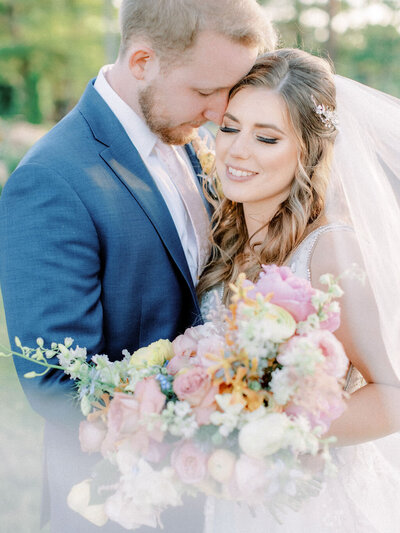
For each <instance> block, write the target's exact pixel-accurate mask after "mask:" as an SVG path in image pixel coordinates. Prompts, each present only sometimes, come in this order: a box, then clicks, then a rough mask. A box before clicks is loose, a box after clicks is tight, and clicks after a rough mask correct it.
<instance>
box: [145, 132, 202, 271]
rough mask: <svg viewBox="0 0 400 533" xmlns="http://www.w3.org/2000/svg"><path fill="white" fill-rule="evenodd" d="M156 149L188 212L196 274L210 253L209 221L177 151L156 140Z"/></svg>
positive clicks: (192, 178) (194, 185) (188, 172)
mask: <svg viewBox="0 0 400 533" xmlns="http://www.w3.org/2000/svg"><path fill="white" fill-rule="evenodd" d="M156 151H157V153H158V155H159V157H160V159H161V161H163V162H164V164H165V167H166V169H167V171H168V173H169V175H170V178H171V180H172V182H173V183H174V185H175V187H176V189H177V190H178V192H179V194H180V196H181V198H182V200H183V203H184V205H185V207H186V211H187V212H188V215H189V218H190V221H191V223H192V226H193V229H194V234H195V236H196V244H197V253H198V269H197V272H198V275H200V274H201V272H202V270H203V268H204V266H205V265H206V262H207V260H208V256H209V253H210V221H209V217H208V213H207V210H206V207H205V205H204V203H203V200H202V198H201V195H200V192H199V190H198V188H197V187H196V184H195V182H194V179H195V178H194V176H193V174H192V172H191V171H190V170H189V168H188V165H187V163H186V162H185V161H184V159H183V158H182V157H181V155H180V154H179V153H178V151H177V150H176V149H175V148H174V147H173V146H169V145H167V144H164V143H162V142H161V141H157V143H156Z"/></svg>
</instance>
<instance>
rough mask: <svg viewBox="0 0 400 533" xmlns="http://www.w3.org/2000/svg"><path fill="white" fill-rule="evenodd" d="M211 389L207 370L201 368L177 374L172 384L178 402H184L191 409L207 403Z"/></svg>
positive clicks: (193, 368)
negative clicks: (188, 404) (187, 403)
mask: <svg viewBox="0 0 400 533" xmlns="http://www.w3.org/2000/svg"><path fill="white" fill-rule="evenodd" d="M211 388H212V385H211V380H210V376H209V375H208V373H207V370H206V369H205V368H203V367H201V366H194V367H192V368H188V369H186V370H183V371H182V373H180V374H178V375H177V376H176V378H175V380H174V383H173V389H174V392H175V394H176V395H177V396H178V398H179V399H180V400H182V401H183V400H186V401H187V402H189V403H190V405H191V406H192V407H197V406H200V405H202V404H203V402H205V403H206V404H208V405H210V403H209V397H208V395H209V393H210V389H211Z"/></svg>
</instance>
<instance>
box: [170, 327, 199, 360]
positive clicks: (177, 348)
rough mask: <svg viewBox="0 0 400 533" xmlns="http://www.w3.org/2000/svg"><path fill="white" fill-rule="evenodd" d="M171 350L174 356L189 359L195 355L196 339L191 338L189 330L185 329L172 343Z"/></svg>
mask: <svg viewBox="0 0 400 533" xmlns="http://www.w3.org/2000/svg"><path fill="white" fill-rule="evenodd" d="M172 348H173V349H174V353H175V356H177V355H178V356H181V357H183V356H185V357H191V356H192V355H196V351H197V339H195V338H194V337H193V336H192V334H191V332H190V329H187V330H186V331H185V333H183V335H179V336H178V337H176V339H175V340H173V341H172Z"/></svg>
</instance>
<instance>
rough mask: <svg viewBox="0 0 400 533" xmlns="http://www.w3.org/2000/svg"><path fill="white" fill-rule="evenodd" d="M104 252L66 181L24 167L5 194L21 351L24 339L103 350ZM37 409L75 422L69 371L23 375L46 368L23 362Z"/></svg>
mask: <svg viewBox="0 0 400 533" xmlns="http://www.w3.org/2000/svg"><path fill="white" fill-rule="evenodd" d="M99 258H100V249H99V241H98V236H97V233H96V228H95V227H94V224H93V221H92V219H91V218H90V216H89V213H88V212H87V210H86V208H85V206H84V205H83V203H82V202H81V200H80V198H79V197H78V196H77V194H76V192H75V191H74V190H73V189H72V188H71V187H70V185H69V184H68V183H67V181H66V180H65V179H63V178H62V177H61V176H59V175H57V174H55V173H54V171H50V170H49V169H47V168H45V167H43V166H40V165H37V164H26V165H22V166H20V167H19V168H18V169H17V170H16V171H15V172H14V174H13V175H12V176H11V177H10V178H9V180H8V182H7V183H6V186H5V187H4V190H3V192H2V195H1V197H0V283H1V288H2V293H3V300H4V308H5V313H6V320H7V328H8V333H9V337H10V342H11V345H12V348H13V349H16V347H15V344H14V337H15V336H18V337H19V338H20V339H21V342H22V344H23V345H25V346H29V347H34V346H35V345H36V338H37V337H39V336H40V337H43V339H44V341H45V344H46V345H47V346H49V345H50V343H51V342H53V341H54V342H63V341H64V338H65V337H73V338H74V339H75V341H76V342H77V343H78V344H79V345H80V346H85V347H87V348H88V353H92V354H93V353H102V347H103V343H104V342H103V327H102V324H103V311H102V305H101V283H100V259H99ZM15 366H16V369H17V372H18V375H19V378H20V381H21V384H22V386H23V388H24V390H25V393H26V395H27V396H28V399H29V401H30V403H31V405H32V407H33V408H34V409H35V410H36V411H37V412H39V413H40V414H41V415H42V416H44V417H45V418H48V419H51V420H52V421H53V422H61V423H63V424H64V423H65V422H67V420H66V419H70V420H71V421H73V420H75V417H76V415H77V414H78V413H79V408H78V407H77V406H76V405H75V402H74V401H73V395H74V394H73V393H74V391H73V386H72V385H73V383H72V381H71V380H70V379H69V378H68V377H67V376H65V375H64V374H63V373H62V372H61V371H54V372H53V371H52V372H49V373H48V374H46V375H45V376H44V377H42V378H34V379H26V378H24V377H23V375H24V374H25V373H26V372H29V371H31V370H36V371H38V372H40V371H41V369H42V367H39V366H36V365H34V364H33V363H30V362H28V361H24V360H23V359H20V358H15Z"/></svg>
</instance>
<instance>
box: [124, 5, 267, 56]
mask: <svg viewBox="0 0 400 533" xmlns="http://www.w3.org/2000/svg"><path fill="white" fill-rule="evenodd" d="M120 26H121V46H120V52H119V54H120V57H122V56H123V55H124V54H125V52H126V51H127V50H128V48H129V45H130V43H131V42H132V41H133V40H134V39H136V38H142V39H146V40H148V41H149V44H151V46H152V47H153V48H154V50H155V52H156V53H157V54H158V55H159V57H160V58H161V59H163V57H166V56H167V55H168V58H169V59H171V60H174V59H176V58H179V57H181V58H182V57H183V56H184V55H185V52H186V51H188V50H190V48H191V47H192V46H193V45H194V44H195V42H196V38H197V36H198V34H199V33H200V32H201V31H204V30H209V31H214V32H216V33H219V34H222V35H224V36H226V37H227V38H229V39H231V40H232V41H233V42H236V43H239V44H243V45H244V46H248V47H256V48H258V50H259V53H263V52H265V51H267V50H272V49H273V48H275V45H276V33H275V31H274V29H273V27H272V24H271V22H270V21H269V19H268V17H267V15H266V11H265V9H264V8H262V7H261V6H260V5H259V4H258V3H257V1H256V0H122V4H121V8H120Z"/></svg>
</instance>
